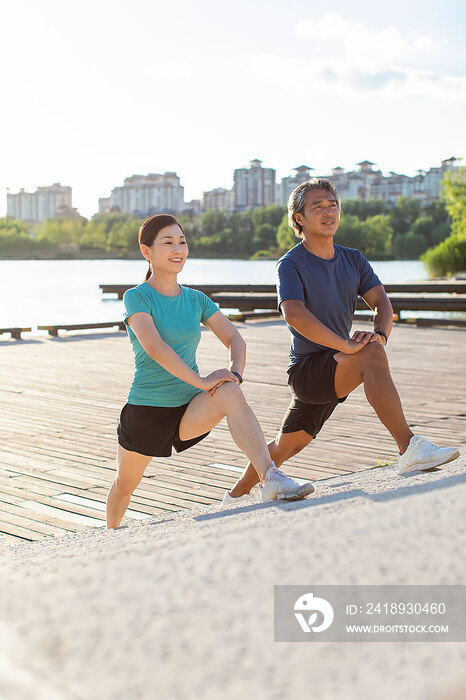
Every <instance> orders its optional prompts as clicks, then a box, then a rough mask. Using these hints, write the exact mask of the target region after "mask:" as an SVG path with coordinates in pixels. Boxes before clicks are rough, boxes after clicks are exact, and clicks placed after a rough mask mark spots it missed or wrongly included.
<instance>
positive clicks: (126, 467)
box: [107, 445, 152, 528]
mask: <svg viewBox="0 0 466 700" xmlns="http://www.w3.org/2000/svg"><path fill="white" fill-rule="evenodd" d="M151 459H152V457H149V456H147V455H140V454H139V453H138V452H129V450H125V449H124V447H122V446H121V445H118V471H117V475H116V478H115V481H114V482H113V484H112V487H111V489H110V491H109V492H108V496H107V527H108V528H113V527H118V526H119V524H120V523H121V519H122V518H123V516H124V514H125V511H126V509H127V507H128V505H129V499H130V498H131V494H132V493H133V491H134V489H135V488H136V487H137V486H138V484H139V482H140V481H141V479H142V476H143V474H144V470H145V468H146V467H147V465H148V464H149V462H150V460H151Z"/></svg>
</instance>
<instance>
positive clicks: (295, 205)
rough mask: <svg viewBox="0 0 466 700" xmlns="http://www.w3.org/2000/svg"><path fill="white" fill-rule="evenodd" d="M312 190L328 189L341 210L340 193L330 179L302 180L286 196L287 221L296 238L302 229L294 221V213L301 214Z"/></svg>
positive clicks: (299, 235)
mask: <svg viewBox="0 0 466 700" xmlns="http://www.w3.org/2000/svg"><path fill="white" fill-rule="evenodd" d="M314 190H328V191H329V192H331V193H332V194H333V196H334V197H335V199H336V200H337V202H338V209H339V210H340V211H341V200H340V195H339V194H338V192H337V188H336V187H335V185H334V184H333V182H332V181H331V180H327V178H326V177H312V178H311V179H310V180H306V181H305V182H302V183H301V184H300V185H298V187H297V188H296V189H295V190H293V192H292V193H291V194H290V196H289V198H288V223H289V224H290V226H291V228H292V229H293V230H294V232H295V234H296V236H298V238H302V233H303V229H302V226H300V224H298V222H297V221H296V219H295V214H302V212H303V210H304V207H305V206H306V201H307V195H308V194H309V192H313V191H314Z"/></svg>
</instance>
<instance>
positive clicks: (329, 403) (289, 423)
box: [281, 350, 347, 438]
mask: <svg viewBox="0 0 466 700" xmlns="http://www.w3.org/2000/svg"><path fill="white" fill-rule="evenodd" d="M336 352H338V351H337V350H320V351H319V352H313V353H311V354H309V355H307V356H306V357H304V358H303V359H302V360H299V362H297V363H296V364H294V365H292V366H291V368H290V369H289V371H288V375H289V376H288V384H289V385H290V389H291V394H292V397H293V398H292V399H291V403H290V405H289V406H288V410H287V412H286V414H285V417H284V419H283V423H282V427H281V430H282V432H283V433H295V432H296V431H298V430H305V431H306V433H309V435H312V437H313V438H315V436H316V435H317V433H318V432H319V430H320V429H321V428H322V426H323V424H324V423H325V421H326V420H327V419H328V418H329V417H330V416H331V414H332V413H333V411H334V410H335V408H336V406H338V404H339V403H342V402H343V401H344V400H345V399H346V398H347V397H346V396H344V397H343V398H342V399H337V396H336V394H335V369H336V366H337V362H336V360H335V358H334V355H335V353H336Z"/></svg>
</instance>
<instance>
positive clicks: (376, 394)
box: [334, 343, 413, 454]
mask: <svg viewBox="0 0 466 700" xmlns="http://www.w3.org/2000/svg"><path fill="white" fill-rule="evenodd" d="M334 358H335V360H336V362H337V363H338V364H337V367H336V370H335V393H336V395H337V397H338V398H339V399H341V398H343V397H344V396H347V395H348V394H350V393H351V392H352V391H353V390H354V389H356V387H357V386H359V385H360V384H362V383H364V392H365V394H366V398H367V400H368V401H369V403H370V405H371V406H372V408H373V409H374V411H375V412H376V414H377V416H378V417H379V419H380V421H381V422H382V423H383V424H384V426H385V427H386V428H387V430H388V431H389V432H390V433H391V435H392V436H393V438H394V440H395V442H396V444H397V445H398V449H399V451H400V454H403V452H405V450H406V448H407V447H408V444H409V441H410V440H411V438H412V437H413V433H412V432H411V430H410V429H409V427H408V424H407V422H406V419H405V417H404V414H403V408H402V406H401V401H400V397H399V396H398V392H397V390H396V388H395V385H394V383H393V380H392V377H391V374H390V369H389V366H388V360H387V355H386V353H385V350H384V349H383V347H382V345H381V344H380V343H369V344H367V345H366V347H365V348H363V349H362V350H361V351H360V352H358V353H356V354H355V355H345V354H344V353H342V352H337V353H336V354H335V355H334Z"/></svg>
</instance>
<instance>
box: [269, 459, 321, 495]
mask: <svg viewBox="0 0 466 700" xmlns="http://www.w3.org/2000/svg"><path fill="white" fill-rule="evenodd" d="M259 492H260V495H261V501H270V500H281V501H282V500H283V501H299V500H300V499H301V498H305V497H306V496H308V495H309V494H310V493H313V492H314V486H313V485H312V484H311V483H310V482H307V483H305V484H302V485H300V484H298V482H297V481H295V480H294V479H290V477H289V476H286V474H284V473H283V472H282V471H280V469H277V467H275V466H272V467H269V468H268V470H267V473H266V475H265V479H264V484H263V486H261V485H259Z"/></svg>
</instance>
